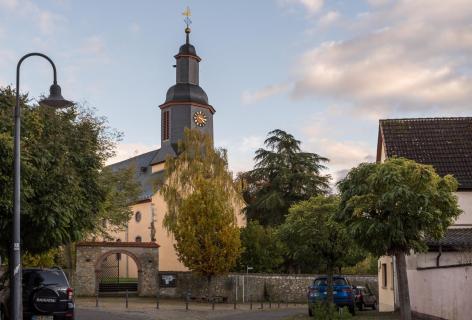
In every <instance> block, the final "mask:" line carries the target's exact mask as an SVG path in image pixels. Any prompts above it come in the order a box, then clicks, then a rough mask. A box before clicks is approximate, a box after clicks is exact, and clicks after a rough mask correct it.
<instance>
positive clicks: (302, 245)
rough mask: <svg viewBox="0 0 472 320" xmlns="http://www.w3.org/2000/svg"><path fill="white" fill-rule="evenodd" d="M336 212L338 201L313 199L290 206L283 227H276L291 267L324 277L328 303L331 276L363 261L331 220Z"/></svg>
mask: <svg viewBox="0 0 472 320" xmlns="http://www.w3.org/2000/svg"><path fill="white" fill-rule="evenodd" d="M338 209H339V198H338V197H336V196H315V197H312V198H310V199H309V200H305V201H301V202H299V203H297V204H295V205H293V206H292V207H291V208H290V213H289V214H288V215H287V219H286V220H285V223H283V224H282V225H281V226H280V227H279V236H280V239H281V240H282V241H284V243H285V244H286V248H287V254H288V255H290V258H291V261H293V263H295V264H296V265H297V266H298V267H299V268H300V269H301V270H303V271H305V270H306V271H308V272H314V271H324V272H326V273H327V274H328V301H330V302H331V303H332V302H333V290H332V283H333V274H334V272H335V271H336V270H339V269H340V268H342V267H344V266H353V265H355V264H356V263H357V262H359V261H361V260H363V259H364V258H365V254H364V252H363V251H362V250H360V248H359V247H358V246H357V245H356V244H355V242H354V241H353V239H352V238H351V237H350V236H349V234H348V232H347V230H346V227H345V226H344V225H343V224H341V223H339V222H337V221H336V220H335V217H336V213H337V212H338Z"/></svg>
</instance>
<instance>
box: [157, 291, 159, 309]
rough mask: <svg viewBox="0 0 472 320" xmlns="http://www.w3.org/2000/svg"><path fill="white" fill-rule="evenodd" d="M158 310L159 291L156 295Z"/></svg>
mask: <svg viewBox="0 0 472 320" xmlns="http://www.w3.org/2000/svg"><path fill="white" fill-rule="evenodd" d="M156 309H159V291H158V292H157V293H156Z"/></svg>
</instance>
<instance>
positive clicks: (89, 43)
mask: <svg viewBox="0 0 472 320" xmlns="http://www.w3.org/2000/svg"><path fill="white" fill-rule="evenodd" d="M80 51H81V52H82V53H84V54H86V55H93V56H103V55H104V54H105V51H106V50H105V43H104V42H103V39H102V38H101V37H100V36H98V35H93V36H90V37H87V38H85V39H84V40H83V42H82V45H81V46H80Z"/></svg>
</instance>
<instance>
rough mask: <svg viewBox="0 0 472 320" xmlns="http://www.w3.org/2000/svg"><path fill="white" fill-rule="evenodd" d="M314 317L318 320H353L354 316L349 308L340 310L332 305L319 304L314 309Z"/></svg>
mask: <svg viewBox="0 0 472 320" xmlns="http://www.w3.org/2000/svg"><path fill="white" fill-rule="evenodd" d="M313 317H314V318H315V319H316V320H343V319H351V318H352V315H351V314H350V313H349V309H348V308H347V307H344V308H341V309H339V308H338V307H336V305H334V304H331V303H321V302H317V303H316V304H315V306H314V307H313Z"/></svg>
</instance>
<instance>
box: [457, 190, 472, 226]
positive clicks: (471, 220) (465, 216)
mask: <svg viewBox="0 0 472 320" xmlns="http://www.w3.org/2000/svg"><path fill="white" fill-rule="evenodd" d="M456 195H457V200H458V202H459V206H460V208H461V209H462V211H463V213H462V214H461V215H460V216H459V218H458V219H457V220H456V222H455V224H456V225H457V224H459V225H468V226H467V227H472V191H460V192H457V193H456Z"/></svg>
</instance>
